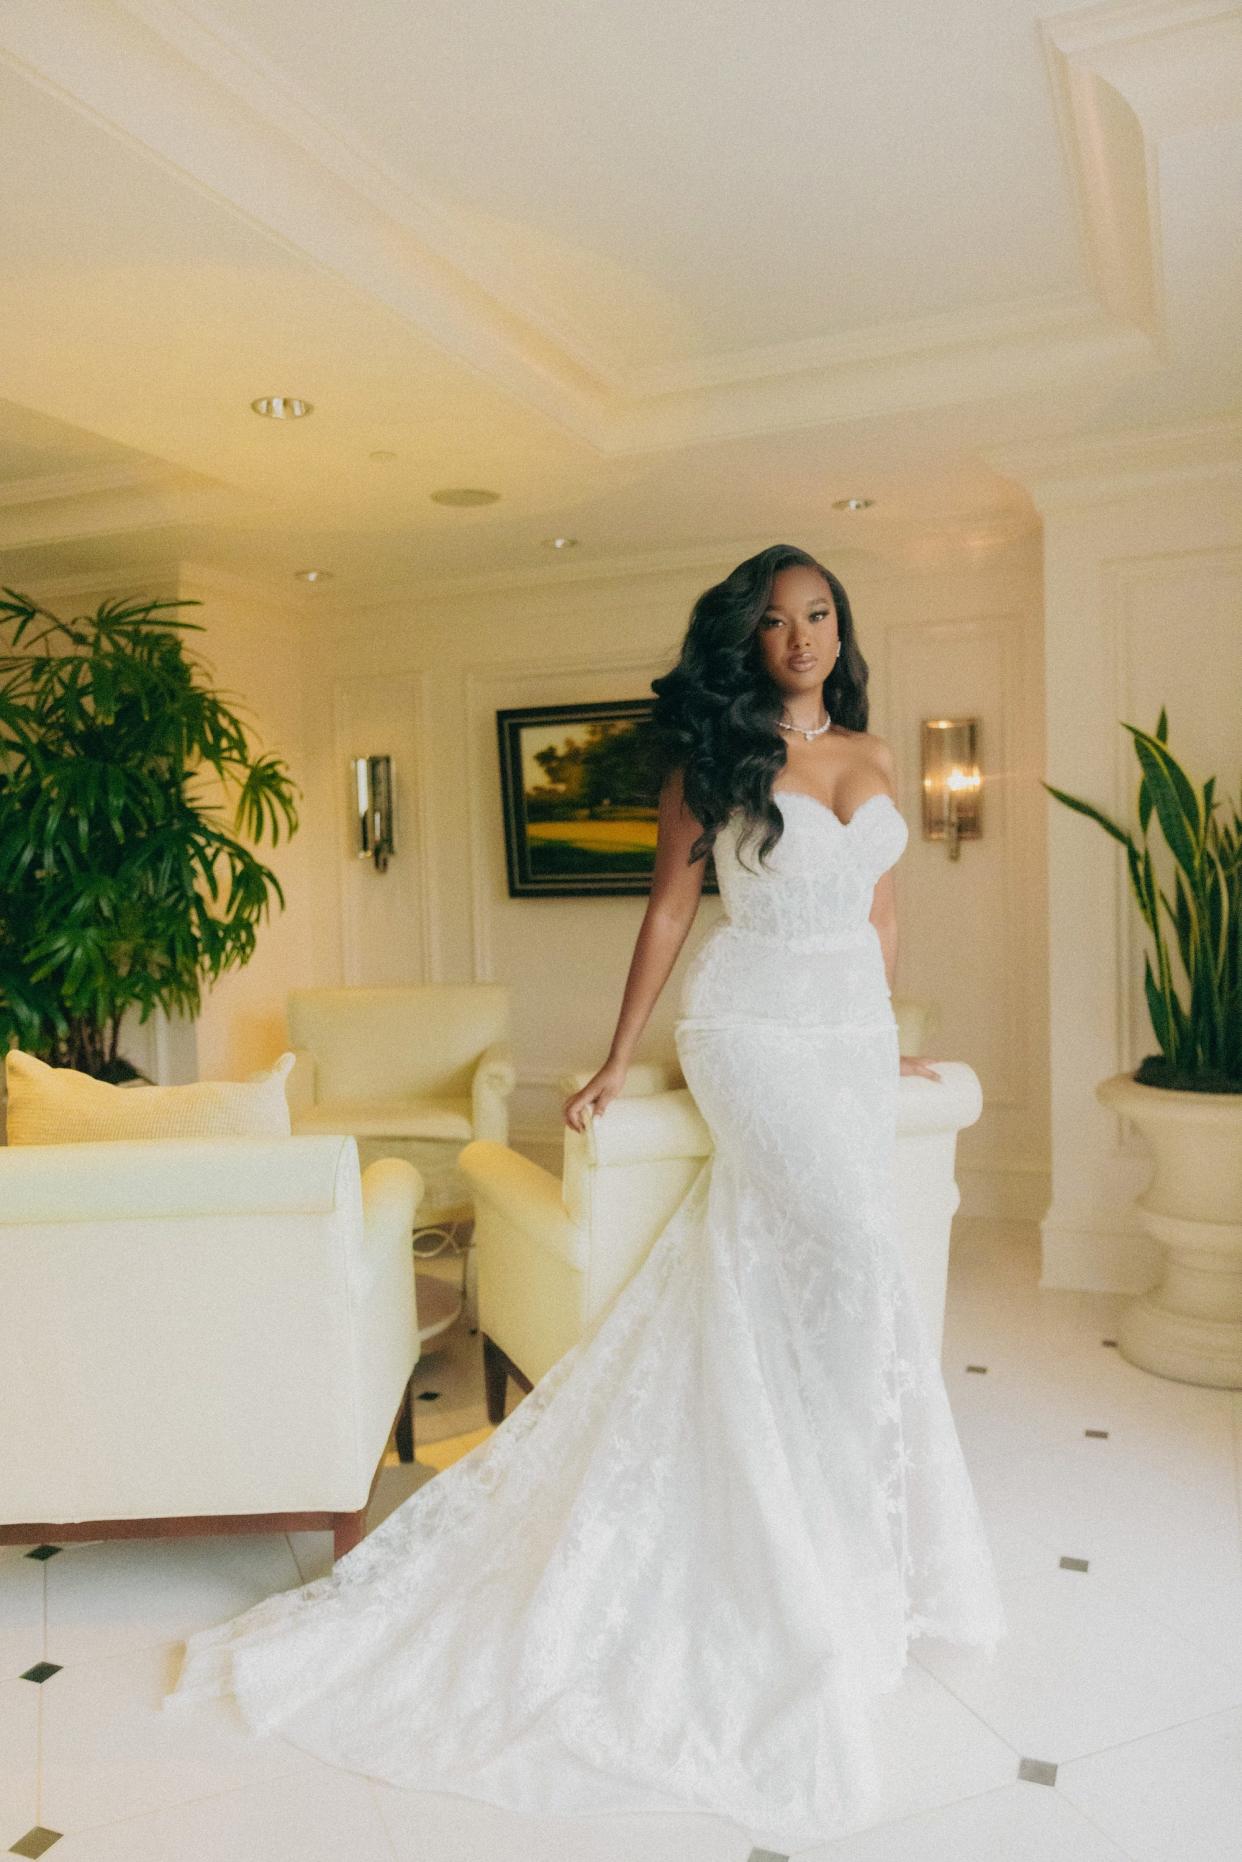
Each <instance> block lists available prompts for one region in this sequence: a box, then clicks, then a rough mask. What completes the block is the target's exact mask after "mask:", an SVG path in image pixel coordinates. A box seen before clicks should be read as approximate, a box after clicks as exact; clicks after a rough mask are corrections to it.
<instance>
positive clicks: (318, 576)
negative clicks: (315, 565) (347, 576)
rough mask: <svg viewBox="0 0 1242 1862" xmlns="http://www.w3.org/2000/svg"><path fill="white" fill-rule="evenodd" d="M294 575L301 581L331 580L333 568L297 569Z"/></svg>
mask: <svg viewBox="0 0 1242 1862" xmlns="http://www.w3.org/2000/svg"><path fill="white" fill-rule="evenodd" d="M293 573H294V575H295V576H296V577H297V579H298V581H299V582H330V581H331V580H332V571H331V569H295V570H294V572H293Z"/></svg>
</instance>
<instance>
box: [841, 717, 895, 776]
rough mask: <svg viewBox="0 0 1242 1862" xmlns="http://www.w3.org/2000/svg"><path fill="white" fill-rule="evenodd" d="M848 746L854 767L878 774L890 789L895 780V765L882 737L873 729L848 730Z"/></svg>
mask: <svg viewBox="0 0 1242 1862" xmlns="http://www.w3.org/2000/svg"><path fill="white" fill-rule="evenodd" d="M848 736H849V740H850V743H849V748H850V754H851V756H852V757H853V759H854V763H855V767H856V768H857V769H858V770H859V771H860V772H861V771H871V772H873V773H875V774H877V775H879V776H880V777H881V778H882V779H883V781H884V782H885V784H886V785H887V786H888V787H889V788H890V789H891V788H892V787H893V785H894V784H895V782H896V780H897V765H896V762H895V761H894V758H893V753H892V751H891V750H890V749H889V747H888V744H887V743H886V742H885V740H884V739H883V737H877V736H876V734H875V732H874V731H850V732H848Z"/></svg>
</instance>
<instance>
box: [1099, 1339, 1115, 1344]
mask: <svg viewBox="0 0 1242 1862" xmlns="http://www.w3.org/2000/svg"><path fill="white" fill-rule="evenodd" d="M1100 1343H1101V1344H1102V1345H1115V1344H1116V1343H1117V1340H1116V1339H1115V1338H1102V1339H1101V1340H1100Z"/></svg>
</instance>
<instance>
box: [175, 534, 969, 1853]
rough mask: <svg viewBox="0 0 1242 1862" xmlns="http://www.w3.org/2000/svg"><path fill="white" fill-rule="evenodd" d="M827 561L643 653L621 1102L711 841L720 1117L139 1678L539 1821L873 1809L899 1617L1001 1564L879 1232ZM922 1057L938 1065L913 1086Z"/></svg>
mask: <svg viewBox="0 0 1242 1862" xmlns="http://www.w3.org/2000/svg"><path fill="white" fill-rule="evenodd" d="M866 681H867V666H866V662H865V660H864V659H863V657H862V654H861V652H860V651H859V647H858V643H857V640H856V637H855V631H854V624H853V619H852V616H851V613H850V607H849V602H848V599H847V597H846V593H845V590H844V588H843V587H842V586H841V583H840V582H839V581H838V579H837V578H836V577H835V576H834V575H833V574H831V573H830V571H828V570H827V569H825V568H823V567H822V566H821V565H820V564H819V563H818V562H816V561H815V559H814V558H813V557H811V556H809V555H808V554H807V553H806V552H805V551H803V550H799V549H794V548H792V547H789V546H785V545H776V546H773V547H772V548H770V549H767V550H764V551H762V552H760V553H759V554H758V555H756V556H753V557H751V558H749V559H748V560H747V561H745V562H743V563H741V564H739V565H738V567H737V568H736V569H734V570H733V572H732V573H731V574H730V575H729V576H727V577H726V578H725V580H724V581H723V582H720V583H719V584H717V585H716V586H715V587H713V588H710V589H708V590H707V591H706V592H705V593H704V594H703V595H702V596H701V597H700V598H699V600H698V601H697V602H696V604H695V606H694V610H693V613H692V615H691V619H690V624H689V627H688V630H687V633H686V636H685V639H684V641H683V643H682V648H681V652H680V656H679V659H678V662H677V664H676V665H675V666H674V667H673V669H672V670H671V671H670V672H669V673H667V674H666V675H664V676H663V677H661V678H658V679H656V680H655V681H653V689H654V691H655V692H656V695H657V699H656V706H655V713H654V718H653V724H654V727H655V732H656V741H657V742H658V744H659V745H660V746H661V749H662V754H663V759H664V763H663V767H664V771H665V773H664V776H663V781H662V788H661V796H660V810H659V833H658V844H657V852H656V863H655V872H654V876H653V883H652V888H651V895H650V900H649V903H648V906H647V910H646V914H645V916H644V919H643V923H642V927H641V930H640V932H639V935H638V940H637V943H636V946H635V950H634V956H633V961H632V963H631V965H630V970H629V975H628V978H627V980H626V985H625V990H624V994H623V998H622V1003H621V1009H620V1014H619V1019H618V1022H617V1027H616V1033H615V1036H614V1038H613V1042H612V1045H611V1048H610V1051H609V1054H608V1058H607V1060H606V1061H605V1063H604V1065H603V1066H602V1067H601V1068H600V1069H599V1071H598V1072H597V1073H596V1074H595V1075H594V1076H593V1077H592V1078H591V1080H590V1081H589V1082H588V1083H587V1085H586V1086H585V1087H583V1088H582V1090H581V1091H580V1092H577V1093H575V1094H573V1095H572V1096H571V1097H570V1098H569V1099H567V1100H566V1102H565V1105H564V1111H563V1115H564V1118H565V1121H566V1122H567V1123H568V1124H570V1125H571V1126H573V1127H574V1128H575V1129H577V1130H582V1129H583V1127H584V1122H585V1120H586V1119H588V1118H603V1117H606V1116H607V1108H608V1105H609V1103H610V1102H611V1100H612V1099H613V1098H615V1097H616V1095H617V1094H618V1093H619V1092H620V1091H621V1090H622V1087H623V1085H624V1082H625V1076H626V1072H627V1068H628V1066H629V1063H630V1059H631V1056H632V1055H633V1052H634V1049H635V1046H636V1044H637V1042H638V1040H639V1037H640V1035H641V1033H642V1031H643V1029H644V1027H645V1026H646V1023H647V1021H648V1019H649V1017H650V1014H651V1011H652V1008H653V1006H654V1004H655V1002H656V1000H657V999H658V997H659V995H660V992H661V990H662V989H663V987H664V984H665V982H666V981H667V979H668V976H669V974H670V972H671V970H672V968H673V965H674V963H675V962H676V959H677V956H678V954H679V952H680V950H681V947H682V945H683V943H684V941H685V938H686V936H687V933H688V931H689V929H690V926H691V923H692V921H693V918H694V915H695V911H696V908H697V905H698V902H699V897H700V894H701V890H702V883H703V872H704V857H705V855H706V853H707V851H708V849H709V848H710V849H711V850H712V851H713V852H714V856H715V862H716V871H717V876H718V881H719V886H720V892H721V898H722V903H723V905H724V908H725V914H726V915H725V916H724V917H723V918H722V919H720V920H719V921H718V922H717V923H716V924H715V925H714V926H713V928H712V929H711V930H710V931H709V932H708V934H707V936H706V937H705V938H704V939H703V940H702V942H701V943H700V944H699V945H698V947H697V949H696V950H695V952H694V953H693V955H692V957H691V960H690V963H689V965H688V967H687V970H686V972H685V976H684V981H683V984H682V989H681V995H680V1001H679V1004H678V1011H679V1012H678V1017H677V1021H676V1031H675V1038H676V1047H677V1054H678V1059H679V1061H680V1064H681V1068H682V1072H683V1075H684V1078H685V1081H686V1084H687V1086H688V1088H689V1089H690V1092H691V1093H692V1095H693V1097H694V1099H695V1101H696V1103H697V1105H698V1107H699V1109H700V1111H701V1112H702V1114H703V1117H704V1119H705V1120H706V1123H707V1125H708V1128H709V1130H710V1132H711V1135H712V1139H713V1144H714V1149H713V1153H712V1155H711V1156H710V1157H709V1158H707V1159H706V1160H705V1161H704V1164H703V1167H702V1168H701V1170H700V1171H699V1173H698V1175H697V1176H696V1177H695V1179H694V1181H693V1182H692V1184H691V1186H690V1188H689V1189H688V1191H687V1192H686V1195H685V1196H684V1198H683V1200H682V1202H681V1204H680V1205H679V1207H678V1208H677V1210H676V1211H675V1212H674V1214H673V1216H672V1218H671V1219H670V1221H669V1222H668V1223H667V1225H666V1226H665V1228H664V1229H663V1230H662V1231H661V1233H660V1235H659V1236H658V1237H657V1238H656V1240H655V1242H654V1243H653V1245H652V1247H651V1249H650V1251H649V1253H648V1254H647V1256H646V1258H645V1260H644V1261H643V1263H642V1265H641V1266H640V1267H639V1269H638V1270H637V1272H636V1273H635V1274H634V1275H633V1276H632V1277H631V1279H630V1280H629V1281H628V1282H627V1284H626V1285H625V1286H623V1287H622V1289H621V1290H620V1292H619V1293H618V1294H617V1295H616V1296H615V1298H614V1299H613V1300H612V1302H611V1303H610V1304H609V1305H607V1306H606V1307H605V1308H604V1309H603V1311H602V1312H600V1313H598V1314H597V1315H596V1316H595V1318H594V1319H593V1320H592V1321H591V1322H590V1324H589V1325H588V1326H587V1327H586V1329H585V1331H584V1332H583V1333H582V1334H581V1335H580V1337H579V1338H578V1340H577V1342H576V1343H575V1344H574V1345H573V1346H572V1347H571V1349H570V1350H569V1351H568V1352H566V1353H565V1355H564V1356H563V1357H562V1358H561V1359H560V1360H559V1361H558V1362H557V1363H556V1364H555V1365H554V1366H553V1367H552V1369H551V1370H550V1371H548V1372H547V1373H546V1375H545V1376H544V1377H542V1378H541V1379H540V1380H539V1382H538V1383H537V1384H536V1385H535V1387H534V1389H533V1390H532V1391H531V1392H530V1393H529V1394H528V1395H527V1396H526V1397H525V1398H524V1399H523V1400H522V1401H521V1402H520V1403H519V1404H518V1405H517V1407H516V1408H515V1409H514V1410H513V1411H512V1413H511V1414H510V1415H509V1416H507V1417H506V1418H505V1419H504V1421H503V1422H502V1423H501V1424H500V1426H499V1427H498V1428H497V1429H496V1430H495V1431H494V1432H493V1433H492V1434H491V1435H489V1436H487V1437H485V1438H484V1440H483V1441H482V1442H480V1443H479V1444H478V1445H477V1446H476V1447H475V1448H474V1449H472V1450H471V1451H470V1453H469V1454H467V1455H466V1456H464V1457H463V1458H462V1459H461V1460H459V1461H457V1462H454V1463H452V1464H451V1465H450V1466H449V1467H448V1468H446V1469H445V1470H444V1471H443V1472H442V1473H440V1474H438V1475H437V1476H436V1477H435V1478H434V1479H433V1480H431V1481H429V1482H427V1483H425V1484H424V1485H423V1486H422V1487H421V1488H419V1489H418V1491H417V1492H416V1493H414V1494H413V1495H411V1496H410V1498H409V1499H408V1500H406V1501H405V1502H404V1503H403V1504H402V1505H401V1506H400V1507H398V1508H397V1510H396V1511H395V1512H394V1513H391V1514H390V1515H389V1516H388V1518H387V1519H385V1520H384V1521H383V1522H382V1524H381V1525H379V1526H378V1527H377V1528H376V1529H375V1531H373V1532H372V1533H371V1534H370V1535H369V1536H368V1537H367V1538H365V1539H364V1540H363V1541H362V1543H361V1544H360V1545H358V1546H357V1547H355V1549H354V1550H353V1551H351V1552H349V1553H348V1554H346V1556H345V1557H343V1558H342V1559H340V1560H338V1562H337V1564H336V1566H335V1568H334V1569H333V1571H332V1572H331V1573H330V1574H329V1575H328V1576H326V1577H323V1578H320V1579H318V1580H316V1581H315V1582H313V1583H310V1584H306V1585H303V1586H301V1587H300V1588H297V1589H294V1590H290V1591H285V1592H282V1593H280V1594H279V1595H277V1596H274V1597H270V1598H268V1599H266V1600H265V1601H264V1602H262V1603H260V1604H257V1605H256V1606H254V1607H253V1608H252V1609H250V1610H247V1611H245V1612H244V1613H243V1614H242V1615H240V1616H238V1617H236V1618H234V1619H233V1620H232V1621H231V1622H227V1623H224V1624H221V1625H219V1626H218V1627H215V1628H211V1629H206V1630H202V1631H200V1632H199V1633H198V1634H197V1635H193V1636H191V1637H190V1639H189V1641H188V1643H187V1645H186V1650H185V1659H184V1662H183V1665H182V1670H181V1674H180V1677H179V1680H178V1683H177V1686H176V1687H175V1688H174V1690H173V1691H172V1692H171V1693H170V1694H169V1695H168V1696H167V1697H166V1700H165V1706H166V1707H171V1706H174V1705H177V1706H181V1705H184V1704H186V1703H192V1702H193V1701H195V1700H198V1699H201V1698H205V1697H211V1696H213V1695H219V1694H231V1695H232V1696H233V1697H234V1698H235V1700H236V1702H237V1704H238V1707H239V1708H240V1710H241V1712H242V1714H243V1716H244V1718H245V1719H246V1721H247V1722H248V1724H249V1725H250V1726H251V1727H252V1728H253V1729H254V1730H255V1731H257V1732H262V1733H270V1732H274V1733H279V1734H280V1735H281V1736H283V1737H284V1738H285V1739H287V1740H289V1741H290V1742H291V1743H293V1744H294V1745H297V1746H299V1747H301V1748H303V1749H304V1750H306V1751H308V1752H311V1753H314V1754H316V1755H317V1756H319V1757H320V1758H323V1759H326V1760H329V1761H331V1762H334V1763H336V1764H340V1765H343V1766H346V1767H348V1768H349V1769H351V1770H355V1771H359V1772H363V1773H365V1774H367V1775H369V1776H372V1777H377V1778H382V1779H386V1780H388V1781H390V1782H391V1783H393V1784H396V1785H399V1786H404V1787H408V1788H411V1789H421V1790H430V1791H449V1792H457V1793H460V1794H462V1795H465V1796H468V1797H472V1798H476V1799H482V1800H485V1801H487V1802H490V1803H493V1804H499V1805H504V1806H507V1807H509V1808H511V1809H514V1810H517V1811H522V1812H530V1813H536V1814H559V1815H566V1816H570V1815H590V1814H603V1813H608V1812H618V1811H663V1812H674V1811H701V1812H709V1813H710V1812H714V1813H716V1814H718V1815H722V1816H727V1817H730V1818H733V1819H734V1820H735V1821H736V1822H737V1823H739V1824H741V1825H742V1826H743V1828H744V1829H745V1830H746V1831H747V1832H748V1833H749V1835H750V1837H751V1839H752V1841H754V1842H755V1843H756V1844H758V1845H760V1846H762V1847H765V1848H772V1849H775V1850H777V1851H779V1852H782V1853H788V1852H789V1851H791V1850H793V1849H797V1848H802V1847H806V1846H808V1845H810V1844H812V1843H815V1842H819V1841H823V1840H827V1839H830V1838H832V1837H834V1836H839V1835H841V1834H842V1833H844V1831H845V1830H846V1828H847V1827H853V1826H856V1824H857V1823H858V1822H859V1821H860V1820H864V1819H866V1818H867V1817H868V1816H869V1815H872V1814H874V1812H875V1809H876V1807H877V1804H878V1799H879V1786H880V1779H879V1776H878V1764H877V1759H876V1748H875V1737H874V1712H875V1707H876V1702H877V1700H878V1698H879V1697H880V1696H881V1695H883V1694H885V1693H888V1692H890V1691H891V1690H892V1689H894V1688H896V1687H897V1686H898V1685H899V1684H900V1681H901V1678H902V1671H903V1669H904V1667H905V1665H906V1661H907V1651H908V1646H909V1643H910V1641H911V1639H912V1638H914V1637H916V1636H919V1635H931V1636H939V1637H944V1638H947V1639H949V1640H951V1641H954V1642H957V1643H962V1644H973V1645H977V1646H979V1647H981V1648H983V1649H985V1650H986V1651H987V1653H988V1655H989V1657H990V1656H992V1655H994V1653H995V1650H996V1646H997V1643H998V1641H999V1640H1000V1639H1001V1638H1002V1637H1003V1636H1004V1635H1005V1634H1006V1625H1005V1622H1004V1617H1003V1613H1002V1606H1001V1600H1000V1594H999V1590H998V1586H997V1582H996V1576H995V1572H994V1568H993V1564H992V1559H991V1554H990V1550H989V1547H988V1544H987V1541H986V1538H985V1534H984V1530H983V1526H982V1521H981V1519H980V1515H979V1512H978V1508H977V1505H976V1502H975V1496H974V1492H973V1489H972V1486H971V1482H970V1479H969V1475H968V1472H967V1470H966V1466H965V1463H964V1460H963V1457H962V1453H961V1447H960V1444H959V1441H958V1437H957V1433H956V1429H955V1425H954V1421H953V1416H952V1412H951V1410H950V1408H949V1402H948V1397H947V1394H946V1391H945V1387H944V1382H943V1379H942V1377H941V1373H940V1367H939V1363H938V1360H937V1358H936V1356H935V1354H934V1353H933V1351H932V1349H931V1347H930V1344H929V1342H928V1339H927V1337H926V1334H925V1331H924V1329H923V1325H922V1322H921V1319H920V1315H919V1311H918V1307H917V1305H916V1303H915V1298H914V1295H913V1292H912V1288H911V1284H910V1281H909V1279H908V1277H907V1273H906V1269H905V1266H904V1262H903V1257H902V1254H901V1250H900V1244H899V1239H898V1235H897V1231H896V1218H895V1183H894V1165H895V1142H896V1105H897V1081H898V1077H899V1074H901V1073H917V1074H922V1075H924V1076H926V1077H928V1078H929V1079H930V1080H932V1081H933V1082H936V1081H938V1079H939V1076H938V1075H937V1074H936V1072H935V1069H934V1067H933V1066H931V1065H929V1064H928V1063H927V1062H924V1061H921V1060H915V1059H907V1058H905V1057H899V1055H898V1046H897V1030H896V1024H895V1021H894V1018H893V1014H892V1006H891V1001H890V995H891V989H892V979H893V974H894V966H895V961H896V926H895V917H894V903H893V899H894V894H893V880H892V868H893V867H894V865H895V863H896V861H897V860H898V858H899V857H900V855H901V853H902V852H903V850H904V847H905V844H906V839H907V833H908V830H907V828H906V824H905V821H904V819H903V817H902V815H901V813H900V812H899V810H898V808H897V806H896V802H895V799H894V796H893V787H894V767H893V759H892V756H891V753H890V751H889V750H888V748H887V746H886V745H885V744H884V743H883V742H882V741H881V740H880V739H879V738H877V737H875V736H873V735H871V734H870V733H869V732H868V730H867V728H866V726H867V697H866ZM927 1090H928V1091H933V1090H935V1087H934V1086H930V1087H928V1088H927Z"/></svg>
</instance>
